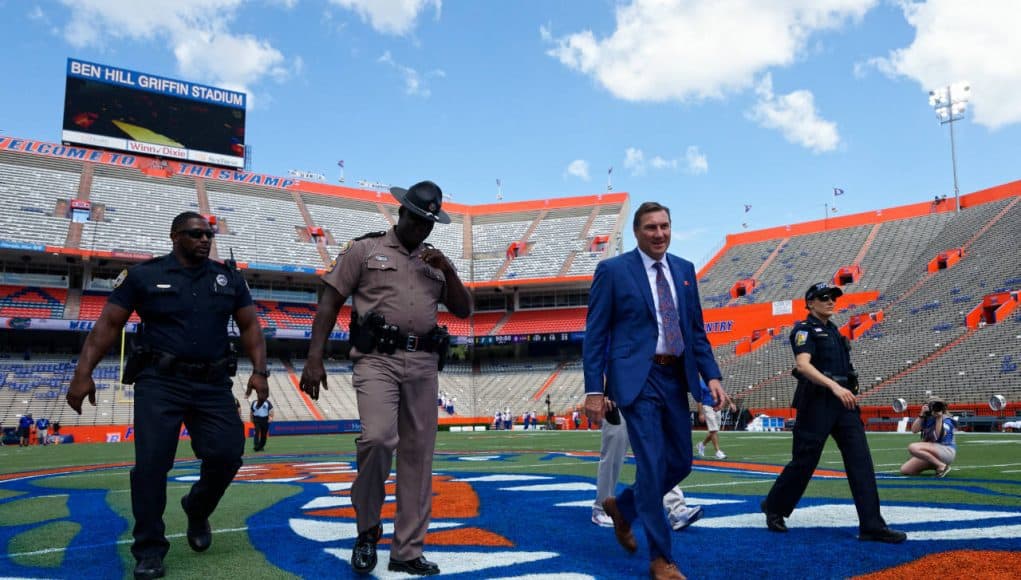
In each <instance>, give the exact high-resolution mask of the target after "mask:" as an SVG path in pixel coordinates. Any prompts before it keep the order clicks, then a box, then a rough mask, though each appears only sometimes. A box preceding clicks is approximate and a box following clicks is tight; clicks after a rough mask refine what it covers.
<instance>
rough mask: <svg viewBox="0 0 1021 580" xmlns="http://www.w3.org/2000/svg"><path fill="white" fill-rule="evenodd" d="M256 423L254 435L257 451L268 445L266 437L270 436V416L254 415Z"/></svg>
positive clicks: (253, 418)
mask: <svg viewBox="0 0 1021 580" xmlns="http://www.w3.org/2000/svg"><path fill="white" fill-rule="evenodd" d="M252 423H253V424H254V425H255V429H254V433H253V436H254V437H255V447H254V449H255V451H262V449H263V448H264V447H266V439H268V438H269V417H252Z"/></svg>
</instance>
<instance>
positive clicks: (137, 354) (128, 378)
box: [121, 347, 153, 385]
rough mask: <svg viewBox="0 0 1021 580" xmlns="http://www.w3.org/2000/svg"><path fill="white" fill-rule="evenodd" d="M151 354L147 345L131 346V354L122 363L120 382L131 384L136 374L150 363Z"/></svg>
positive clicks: (136, 376)
mask: <svg viewBox="0 0 1021 580" xmlns="http://www.w3.org/2000/svg"><path fill="white" fill-rule="evenodd" d="M152 355H153V351H152V350H151V349H149V348H148V347H132V349H131V356H129V357H128V360H127V362H125V363H124V369H123V370H122V372H121V383H122V384H125V385H133V384H134V383H135V381H136V380H137V379H138V375H140V374H142V371H143V370H145V369H146V367H148V366H149V365H150V364H152Z"/></svg>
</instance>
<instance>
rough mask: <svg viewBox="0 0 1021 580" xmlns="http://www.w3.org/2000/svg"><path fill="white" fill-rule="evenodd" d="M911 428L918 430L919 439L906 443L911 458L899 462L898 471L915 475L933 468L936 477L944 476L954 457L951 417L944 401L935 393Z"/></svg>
mask: <svg viewBox="0 0 1021 580" xmlns="http://www.w3.org/2000/svg"><path fill="white" fill-rule="evenodd" d="M911 432H912V433H919V432H920V433H921V434H922V440H921V441H916V442H914V443H912V444H911V445H908V453H910V454H911V459H908V460H907V461H905V462H904V465H901V466H900V472H901V473H902V474H904V475H918V474H920V473H922V472H923V471H926V470H929V469H935V470H936V477H940V478H942V477H946V475H947V474H948V473H950V464H951V463H953V462H954V459H955V458H956V457H957V445H956V444H955V443H954V420H953V419H951V418H950V416H949V415H948V413H947V404H946V402H944V401H943V399H940V398H939V397H933V398H931V399H929V402H928V403H926V404H924V405H922V412H921V413H920V414H919V415H918V418H916V419H915V421H914V423H912V424H911Z"/></svg>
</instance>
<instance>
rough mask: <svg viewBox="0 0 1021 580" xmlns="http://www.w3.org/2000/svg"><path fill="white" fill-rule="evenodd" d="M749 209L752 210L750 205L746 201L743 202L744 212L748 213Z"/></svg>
mask: <svg viewBox="0 0 1021 580" xmlns="http://www.w3.org/2000/svg"><path fill="white" fill-rule="evenodd" d="M751 210H752V206H750V205H748V204H747V203H746V204H744V212H745V213H748V212H750V211H751Z"/></svg>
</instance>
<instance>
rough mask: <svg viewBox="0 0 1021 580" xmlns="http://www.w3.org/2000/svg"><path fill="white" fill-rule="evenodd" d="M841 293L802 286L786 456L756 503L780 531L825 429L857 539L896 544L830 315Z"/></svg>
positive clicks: (847, 355) (846, 345)
mask: <svg viewBox="0 0 1021 580" xmlns="http://www.w3.org/2000/svg"><path fill="white" fill-rule="evenodd" d="M843 294H844V293H843V291H842V290H840V288H838V287H836V286H831V285H829V284H827V283H825V282H820V283H818V284H813V285H812V286H811V287H809V289H808V290H807V291H806V292H805V307H806V308H807V309H808V312H809V315H808V318H806V319H805V320H802V321H800V322H798V323H796V324H795V325H794V329H793V330H791V334H790V342H791V347H792V348H793V349H794V358H795V368H794V371H793V374H794V376H795V377H796V378H797V379H798V387H797V391H795V394H794V401H793V403H792V404H791V406H792V407H795V408H796V409H797V411H798V414H797V422H796V423H795V424H794V442H793V448H792V453H791V454H792V458H791V461H790V463H788V464H787V466H786V467H784V469H783V472H782V473H781V474H780V476H779V477H777V479H776V481H775V482H774V483H773V487H772V489H770V491H769V495H768V496H766V499H764V500H763V501H762V504H761V507H762V511H763V513H765V514H766V526H767V527H768V528H769V529H770V530H771V531H774V532H786V531H787V525H786V524H785V523H784V518H785V517H788V516H790V515H791V512H793V511H794V507H795V506H796V505H797V504H798V501H799V500H800V499H801V496H802V495H803V494H804V493H805V488H807V487H808V481H809V480H810V479H811V478H812V473H813V472H814V471H815V468H816V466H817V465H818V464H819V458H820V457H821V456H822V451H823V447H824V446H825V445H826V438H827V437H829V436H833V439H834V440H835V441H836V442H837V446H838V447H839V448H840V454H841V456H842V457H843V459H844V469H845V470H846V471H847V481H848V484H849V485H850V487H851V495H852V497H853V498H854V505H855V508H857V511H858V539H859V540H862V541H872V542H886V543H890V544H898V543H900V542H903V541H904V540H905V539H906V538H907V534H905V533H904V532H900V531H897V530H892V529H890V528H889V527H887V525H886V522H885V521H884V520H883V517H882V515H880V513H879V491H878V490H877V488H876V473H875V468H874V467H873V465H872V454H871V453H870V451H869V444H868V440H867V439H866V438H865V428H864V426H863V425H862V421H861V410H860V409H859V408H858V398H857V396H856V395H857V394H858V376H857V373H856V372H855V370H854V366H853V365H852V364H851V343H850V341H849V340H848V339H846V338H844V337H843V336H842V335H841V334H840V330H839V329H838V328H837V326H836V325H835V324H833V322H832V321H831V320H830V319H831V318H832V317H833V313H834V307H835V304H836V300H837V298H839V297H840V296H842V295H843Z"/></svg>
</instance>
